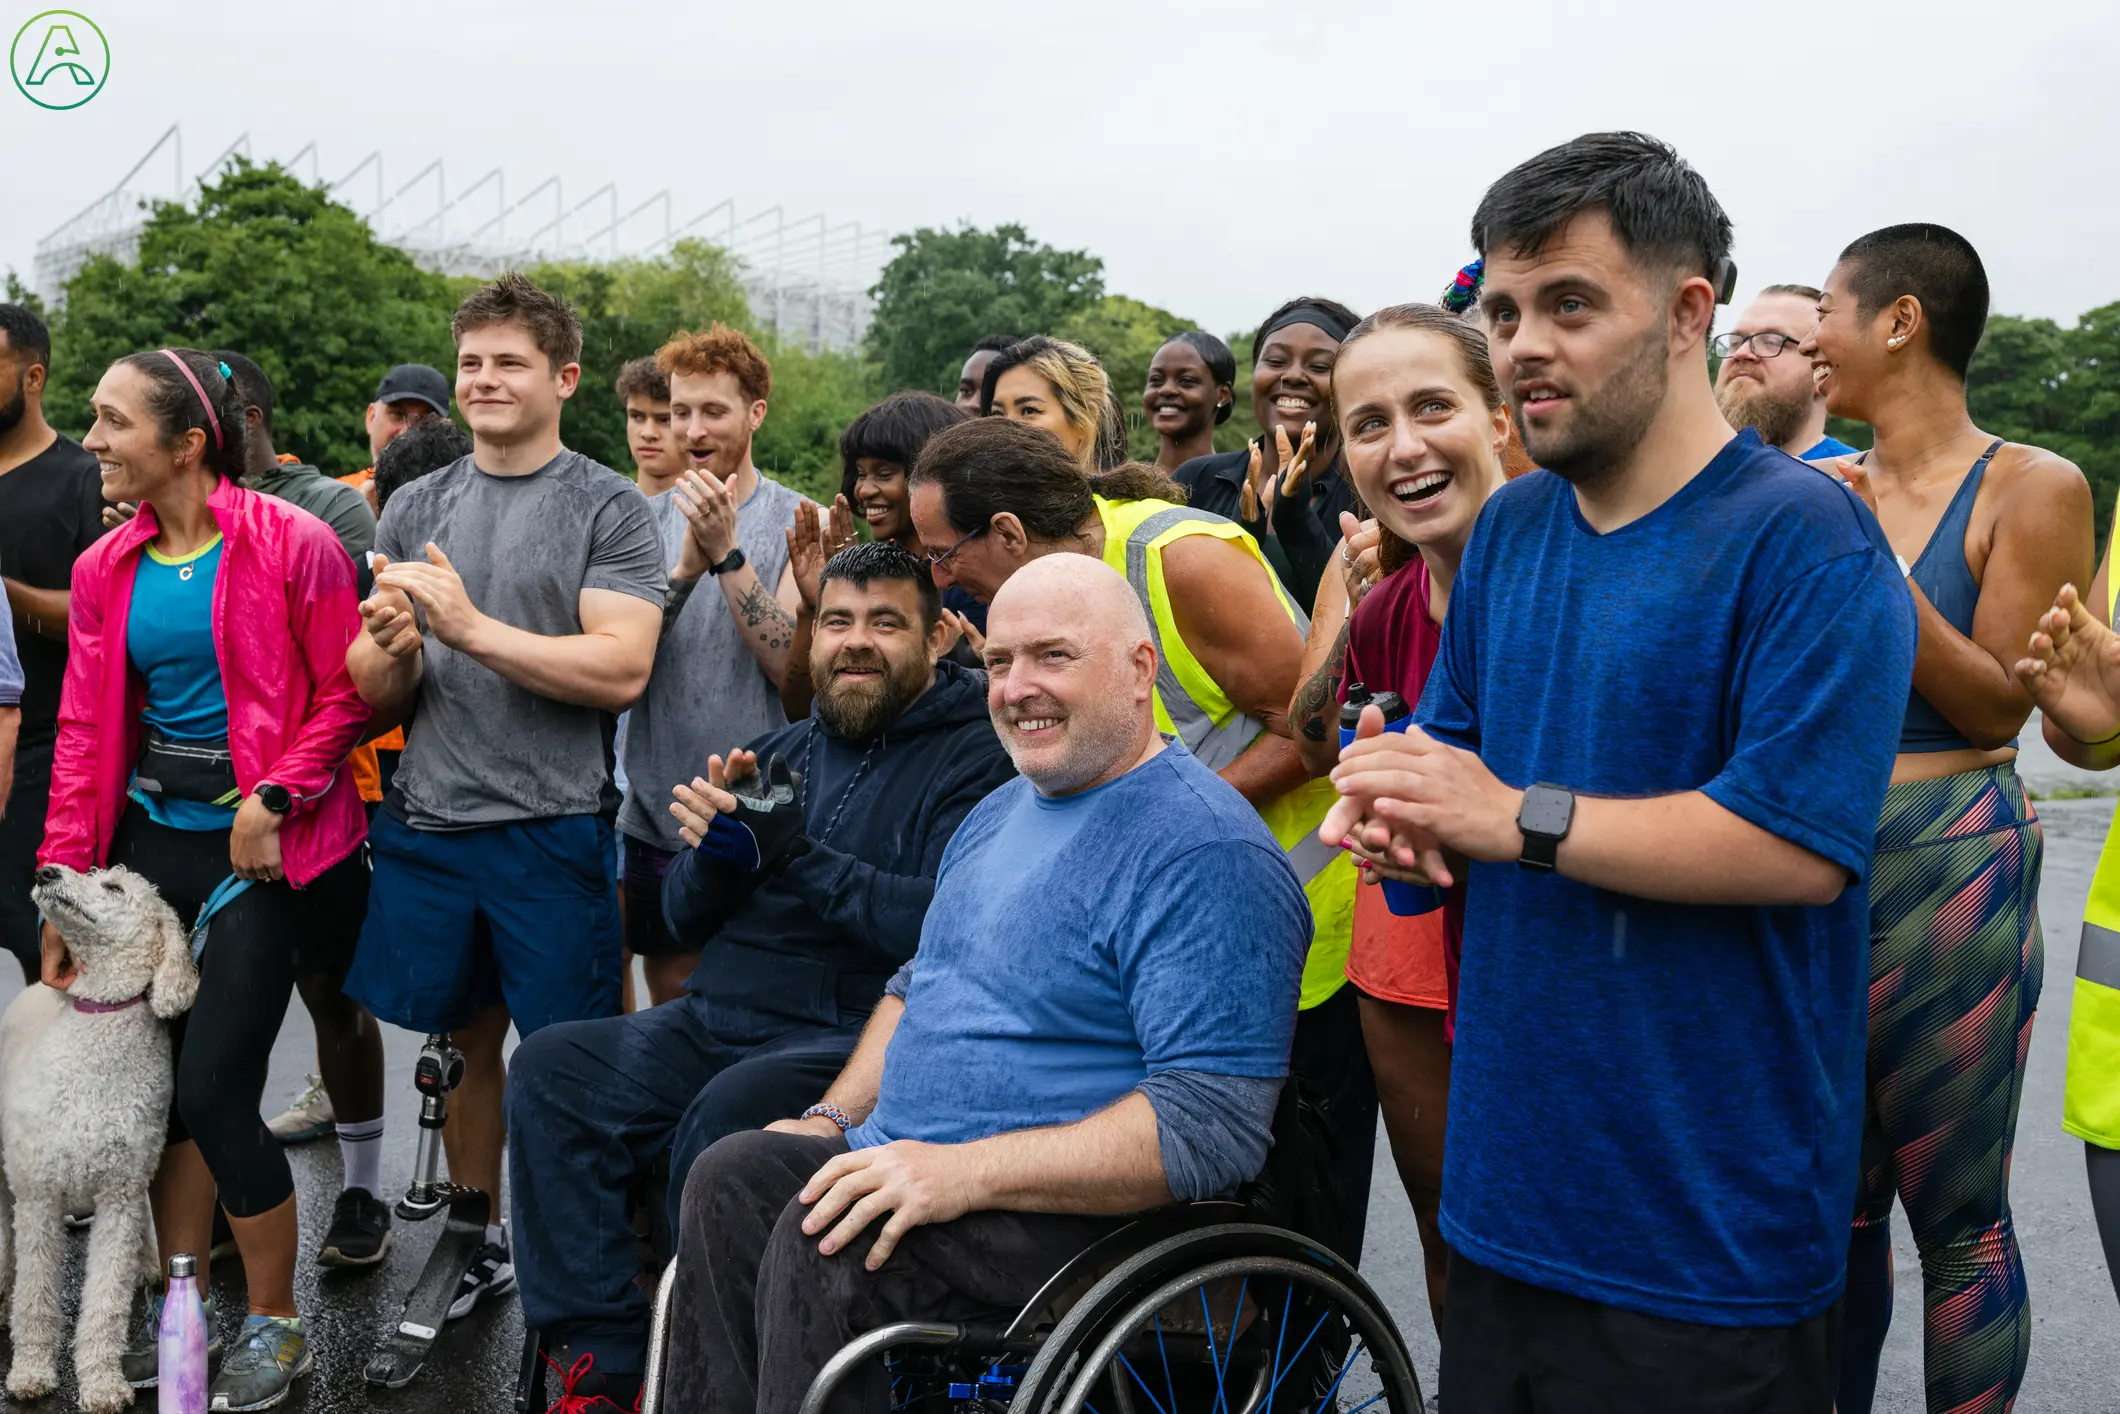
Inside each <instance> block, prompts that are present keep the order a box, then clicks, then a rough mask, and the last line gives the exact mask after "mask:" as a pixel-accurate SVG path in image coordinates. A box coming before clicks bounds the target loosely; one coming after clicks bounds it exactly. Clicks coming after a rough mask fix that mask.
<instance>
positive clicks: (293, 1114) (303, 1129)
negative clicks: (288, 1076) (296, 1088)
mask: <svg viewBox="0 0 2120 1414" xmlns="http://www.w3.org/2000/svg"><path fill="white" fill-rule="evenodd" d="M336 1123H337V1117H336V1116H335V1115H333V1114H332V1112H331V1096H329V1095H327V1094H326V1093H324V1077H323V1076H321V1075H312V1076H310V1077H309V1088H308V1089H306V1090H304V1091H303V1092H302V1093H301V1094H300V1095H299V1096H297V1097H296V1098H295V1102H294V1103H293V1104H291V1105H289V1106H288V1107H287V1108H286V1109H284V1110H282V1111H280V1113H278V1114H276V1115H274V1116H273V1117H272V1118H271V1120H269V1121H268V1122H267V1123H266V1125H265V1127H266V1128H267V1129H269V1130H271V1131H272V1137H273V1138H275V1139H277V1140H279V1141H280V1142H281V1143H282V1144H308V1143H310V1142H312V1141H314V1140H318V1139H324V1138H328V1137H329V1136H330V1135H331V1134H332V1133H333V1132H334V1126H335V1125H336Z"/></svg>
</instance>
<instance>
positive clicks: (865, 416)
mask: <svg viewBox="0 0 2120 1414" xmlns="http://www.w3.org/2000/svg"><path fill="white" fill-rule="evenodd" d="M971 416H972V415H971V414H970V413H968V412H966V411H965V410H964V409H963V408H961V407H958V406H957V405H956V404H955V403H953V402H951V401H950V400H949V399H948V398H938V397H936V396H935V395H934V394H933V393H920V392H906V393H893V394H891V395H890V396H889V397H888V398H885V399H884V400H883V401H882V402H880V403H877V404H876V405H875V406H874V407H871V408H869V409H868V410H867V411H866V412H863V413H862V414H861V416H859V417H857V418H855V419H854V420H853V421H852V422H850V423H848V424H847V430H846V431H844V432H842V433H840V434H839V494H840V495H842V496H845V497H846V498H847V499H848V500H852V499H853V497H854V474H855V467H854V463H856V462H857V461H859V460H861V459H862V458H863V457H873V458H875V459H876V460H878V461H887V462H896V463H897V464H898V465H899V466H902V467H904V468H905V469H906V471H907V472H908V473H909V474H910V473H911V471H912V470H913V467H914V465H915V464H916V463H917V462H919V460H920V453H921V450H922V449H923V448H925V447H926V446H927V444H928V439H929V438H930V437H933V436H934V435H935V434H936V433H937V432H940V431H941V430H942V429H943V428H945V427H955V426H956V425H957V424H958V423H960V422H967V421H969V420H970V419H971Z"/></svg>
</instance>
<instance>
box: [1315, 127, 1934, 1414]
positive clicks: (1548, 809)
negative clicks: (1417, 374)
mask: <svg viewBox="0 0 2120 1414" xmlns="http://www.w3.org/2000/svg"><path fill="white" fill-rule="evenodd" d="M1473 240H1474V244H1476V245H1477V246H1478V247H1479V250H1480V253H1481V255H1482V256H1484V257H1485V259H1486V287H1485V289H1484V290H1483V291H1482V293H1481V298H1480V308H1481V310H1482V311H1484V313H1485V317H1486V320H1487V328H1488V333H1489V337H1490V340H1491V342H1492V345H1493V350H1494V359H1495V366H1496V371H1497V373H1499V374H1500V376H1501V379H1502V382H1503V385H1504V387H1505V388H1506V389H1507V390H1508V395H1509V404H1510V410H1511V411H1512V412H1513V413H1514V414H1515V416H1516V419H1517V422H1518V425H1519V427H1521V428H1522V430H1523V433H1524V442H1525V447H1526V449H1527V450H1528V451H1529V452H1530V454H1531V457H1532V459H1533V460H1534V461H1536V462H1537V463H1538V465H1539V466H1541V467H1544V468H1546V470H1544V471H1540V472H1534V473H1532V474H1531V475H1528V476H1524V477H1522V478H1520V479H1518V480H1516V481H1513V482H1511V483H1509V484H1508V485H1507V486H1504V487H1503V488H1502V489H1501V490H1500V491H1499V492H1497V493H1496V494H1495V496H1494V497H1493V499H1492V500H1490V501H1489V502H1488V503H1487V506H1486V508H1485V510H1484V511H1483V512H1482V513H1481V516H1480V520H1479V523H1478V525H1477V527H1476V528H1475V530H1474V531H1473V535H1472V539H1471V542H1470V544H1469V546H1468V547H1467V550H1466V554H1465V560H1464V565H1463V567H1462V568H1461V569H1460V571H1459V573H1458V579H1457V583H1456V585H1455V586H1454V590H1453V593H1452V595H1451V603H1450V614H1449V618H1448V620H1447V622H1446V623H1445V625H1444V629H1443V645H1442V650H1441V654H1440V656H1439V657H1438V659H1437V661H1436V666H1435V670H1434V672H1433V674H1432V675H1431V676H1430V678H1429V680H1428V686H1427V690H1426V692H1425V693H1424V695H1423V697H1422V701H1421V705H1420V708H1419V711H1418V713H1417V714H1416V720H1417V722H1418V726H1417V727H1416V728H1415V729H1414V730H1410V731H1408V732H1406V733H1405V734H1403V735H1379V734H1378V733H1379V731H1380V729H1381V727H1382V720H1381V717H1380V716H1379V715H1378V714H1376V713H1375V712H1371V713H1369V714H1367V715H1368V716H1369V717H1370V718H1371V720H1370V721H1369V722H1367V723H1365V724H1364V726H1363V728H1362V735H1363V736H1365V737H1367V738H1368V739H1367V740H1357V741H1356V742H1355V743H1354V744H1353V745H1352V746H1350V747H1349V748H1348V749H1347V751H1346V752H1344V753H1343V754H1342V757H1341V761H1340V764H1339V766H1338V767H1336V768H1335V770H1334V772H1333V778H1334V781H1335V783H1336V784H1337V785H1338V787H1339V789H1340V792H1341V794H1342V797H1343V798H1342V800H1341V802H1340V804H1339V806H1338V807H1337V808H1336V809H1335V811H1334V813H1333V814H1332V815H1331V816H1330V817H1328V818H1327V820H1326V822H1325V825H1324V827H1323V829H1322V830H1321V831H1320V833H1321V836H1322V837H1324V838H1326V839H1328V840H1330V841H1333V842H1338V841H1340V840H1342V839H1343V838H1346V837H1347V836H1349V835H1356V836H1357V837H1358V838H1359V840H1360V842H1361V843H1363V844H1365V845H1366V846H1368V847H1369V848H1371V849H1373V850H1376V849H1388V850H1389V851H1390V852H1391V854H1392V856H1393V857H1394V858H1395V859H1396V860H1397V861H1398V862H1399V863H1401V864H1403V865H1407V866H1416V865H1418V866H1419V867H1423V868H1425V869H1426V870H1427V872H1428V873H1429V874H1430V876H1431V877H1433V878H1435V879H1436V880H1437V881H1438V882H1442V881H1444V880H1445V879H1446V878H1447V877H1453V876H1455V875H1456V874H1457V873H1459V872H1460V871H1464V873H1465V874H1466V876H1467V879H1468V893H1467V907H1466V915H1465V941H1464V966H1463V971H1462V974H1461V979H1460V991H1459V995H1458V1022H1457V1042H1456V1047H1455V1050H1454V1053H1453V1056H1452V1066H1451V1084H1450V1121H1449V1131H1448V1134H1447V1136H1446V1145H1445V1149H1444V1168H1443V1200H1442V1215H1441V1226H1442V1230H1443V1236H1444V1237H1445V1238H1446V1239H1447V1240H1448V1242H1449V1243H1450V1247H1451V1251H1452V1253H1453V1259H1452V1262H1451V1265H1450V1274H1449V1302H1448V1304H1447V1307H1446V1309H1445V1313H1444V1318H1443V1360H1442V1375H1441V1392H1442V1394H1443V1397H1444V1401H1445V1403H1446V1404H1447V1406H1448V1408H1449V1409H1450V1411H1451V1414H1486V1411H1503V1410H1507V1411H1510V1414H1532V1411H1560V1410H1570V1411H1572V1410H1581V1409H1591V1408H1595V1409H1599V1410H1607V1411H1622V1410H1641V1411H1644V1412H1645V1414H1646V1412H1647V1411H1658V1414H1661V1412H1662V1411H1667V1410H1676V1409H1688V1410H1705V1409H1731V1410H1736V1409H1743V1410H1745V1411H1747V1414H1781V1412H1782V1411H1787V1412H1788V1414H1797V1411H1805V1414H1813V1412H1814V1411H1823V1410H1826V1409H1828V1408H1830V1407H1831V1404H1832V1399H1833V1389H1834V1379H1835V1373H1836V1370H1835V1366H1836V1364H1837V1360H1838V1348H1839V1334H1838V1328H1839V1313H1838V1310H1837V1306H1838V1303H1839V1300H1840V1295H1841V1286H1842V1278H1843V1273H1844V1269H1845V1265H1846V1258H1847V1250H1848V1221H1849V1218H1850V1215H1851V1214H1852V1212H1853V1208H1854V1200H1855V1187H1856V1164H1857V1154H1858V1150H1859V1147H1860V1140H1861V1135H1862V1116H1863V1062H1864V1034H1865V1027H1866V1021H1867V1018H1866V998H1867V993H1868V981H1869V974H1868V956H1869V922H1868V901H1867V890H1866V876H1867V873H1868V870H1869V864H1870V847H1871V840H1872V837H1873V832H1874V830H1875V826H1876V821H1877V815H1878V811H1879V808H1880V807H1881V805H1882V804H1883V801H1884V792H1885V785H1886V782H1887V779H1888V777H1889V775H1890V772H1891V767H1892V756H1893V751H1894V749H1895V745H1896V738H1897V735H1898V731H1899V723H1900V718H1901V716H1902V714H1903V711H1904V707H1905V703H1906V694H1907V685H1908V683H1909V682H1910V681H1911V678H1912V673H1913V660H1914V609H1913V604H1912V601H1911V599H1910V597H1909V595H1908V593H1907V590H1906V587H1905V585H1904V584H1903V583H1902V582H1901V579H1900V576H1899V573H1898V571H1897V570H1896V569H1895V568H1894V565H1893V561H1892V555H1891V552H1890V550H1889V549H1888V548H1886V546H1885V543H1884V540H1883V537H1882V535H1881V533H1880V532H1879V530H1878V527H1877V523H1876V521H1875V519H1874V518H1873V517H1872V516H1870V514H1869V513H1868V512H1867V511H1865V510H1864V509H1863V507H1862V505H1861V504H1860V503H1859V502H1858V501H1857V500H1856V498H1855V496H1854V495H1853V494H1852V493H1851V492H1850V491H1849V490H1848V489H1847V488H1846V487H1845V486H1842V485H1841V484H1839V483H1838V482H1837V481H1835V480H1833V479H1832V478H1830V477H1828V476H1825V475H1822V474H1820V473H1819V472H1817V471H1815V470H1813V469H1811V468H1809V467H1806V466H1805V465H1803V464H1802V463H1801V462H1799V461H1796V460H1795V459H1794V458H1792V457H1790V456H1788V455H1787V454H1786V453H1784V452H1781V451H1779V450H1777V449H1775V448H1772V447H1769V446H1767V445H1765V444H1764V443H1762V442H1761V441H1760V439H1759V435H1758V433H1757V432H1756V431H1753V430H1750V429H1748V430H1746V431H1745V432H1743V433H1733V432H1732V431H1731V428H1730V425H1729V423H1728V422H1726V421H1725V420H1724V418H1723V415H1722V413H1721V411H1720V410H1719V409H1718V408H1717V406H1716V402H1715V395H1714V391H1713V389H1712V387H1711V385H1710V383H1709V380H1708V367H1707V356H1706V348H1705V345H1706V342H1707V338H1708V333H1709V328H1710V325H1711V321H1712V317H1713V315H1714V310H1715V305H1716V303H1717V301H1718V292H1719V291H1723V292H1726V291H1727V289H1728V286H1729V284H1730V282H1731V279H1732V277H1733V276H1734V271H1733V270H1732V269H1731V268H1730V266H1729V263H1728V253H1729V249H1730V223H1729V220H1728V218H1727V217H1726V216H1724V214H1723V211H1722V208H1721V207H1720V206H1719V205H1718V204H1717V203H1716V201H1715V198H1714V196H1713V195H1712V194H1711V193H1710V192H1709V191H1708V188H1707V185H1706V183H1704V182H1703V181H1702V180H1701V178H1700V177H1699V175H1698V174H1697V173H1695V172H1694V171H1693V170H1692V168H1690V167H1689V166H1687V165H1686V164H1685V163H1684V162H1683V161H1681V160H1680V159H1679V157H1678V155H1677V154H1676V153H1674V152H1673V151H1671V149H1670V148H1668V147H1666V146H1665V145H1664V144H1662V143H1660V142H1657V141H1656V140H1655V139H1653V138H1647V137H1643V136H1641V135H1639V134H1635V133H1598V134H1592V135H1590V136H1587V137H1582V138H1578V139H1576V140H1575V141H1573V142H1570V143H1567V144H1564V145H1563V146H1560V147H1557V148H1554V149H1552V150H1551V151H1548V152H1545V153H1542V154H1540V155H1539V156H1537V157H1534V158H1532V159H1531V160H1530V161H1528V162H1526V163H1524V164H1523V165H1522V166H1520V167H1518V168H1517V169H1516V170H1514V171H1512V172H1510V173H1509V174H1508V175H1507V176H1505V177H1503V178H1502V179H1501V180H1500V181H1498V182H1496V183H1495V184H1494V185H1493V186H1492V187H1491V188H1489V189H1488V192H1487V194H1486V197H1485V199H1484V200H1483V201H1482V202H1481V204H1480V207H1479V210H1478V212H1477V214H1476V215H1475V216H1474V218H1473Z"/></svg>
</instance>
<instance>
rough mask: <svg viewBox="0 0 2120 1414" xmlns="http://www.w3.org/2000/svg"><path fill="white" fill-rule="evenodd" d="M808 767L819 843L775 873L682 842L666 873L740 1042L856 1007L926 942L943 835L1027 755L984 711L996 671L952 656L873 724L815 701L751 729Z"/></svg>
mask: <svg viewBox="0 0 2120 1414" xmlns="http://www.w3.org/2000/svg"><path fill="white" fill-rule="evenodd" d="M748 749H749V750H751V751H754V752H756V753H758V761H759V765H760V767H761V768H762V767H764V766H765V764H766V763H767V762H768V761H770V760H771V759H772V757H773V756H774V755H775V754H776V753H777V754H779V755H781V756H784V757H786V758H787V761H788V764H789V765H790V766H792V767H794V768H795V769H796V770H798V771H800V772H802V802H803V817H804V820H805V825H804V833H805V834H807V835H808V836H809V840H810V850H809V852H808V853H807V854H804V855H803V856H801V857H800V858H798V859H796V860H794V861H792V862H791V863H789V864H788V865H787V867H786V868H785V869H783V870H782V871H780V872H778V873H774V872H771V871H766V872H753V871H750V870H746V869H741V868H737V867H733V866H729V865H725V864H722V863H720V862H719V861H717V860H714V859H711V858H709V857H707V856H704V855H702V854H700V853H699V852H698V851H697V850H693V849H688V850H684V851H682V852H681V853H679V855H678V856H677V858H676V859H675V860H673V861H672V862H671V864H670V871H669V873H668V874H666V875H665V876H664V878H663V913H664V916H665V919H666V921H667V922H668V923H669V925H670V934H671V936H672V937H674V938H676V939H677V940H678V941H679V942H681V943H683V944H684V945H686V946H687V947H697V948H699V949H700V958H699V966H698V967H697V968H695V969H693V972H692V975H691V977H690V978H689V979H687V980H686V982H685V989H686V990H687V991H689V992H690V993H691V994H692V995H693V997H695V998H696V999H697V1001H698V1003H699V1004H701V1005H703V1006H704V1007H705V1009H706V1012H707V1023H708V1027H709V1029H710V1030H711V1031H712V1033H713V1034H714V1035H715V1036H716V1038H717V1039H720V1040H722V1041H726V1042H729V1043H733V1044H757V1043H759V1042H763V1041H766V1040H770V1039H772V1038H773V1037H776V1036H781V1035H785V1034H787V1033H788V1032H790V1031H795V1030H806V1029H808V1028H810V1027H815V1026H838V1025H844V1024H846V1023H849V1022H853V1021H858V1020H859V1019H861V1018H862V1017H864V1016H866V1015H867V1014H868V1013H869V1012H870V1011H872V1010H873V1009H874V1008H875V1005H876V1002H877V999H878V998H880V997H881V996H882V995H883V986H884V983H886V982H888V981H889V980H890V979H891V976H892V974H894V973H896V972H897V971H898V969H899V967H900V966H902V965H903V964H904V963H905V961H906V959H908V958H910V957H911V956H912V955H913V950H914V949H915V948H916V947H917V946H919V943H920V926H921V924H922V922H924V921H925V919H926V918H927V907H928V900H929V899H930V898H932V897H933V896H934V893H935V874H936V871H937V870H938V869H940V868H941V867H942V850H943V847H944V846H945V845H947V844H948V843H949V842H950V836H951V835H953V834H955V833H956V831H957V827H958V826H959V825H960V824H962V823H964V817H965V816H966V815H969V814H970V813H971V810H972V807H973V806H975V805H977V804H978V803H979V802H980V801H982V800H984V799H985V798H986V796H987V794H988V793H989V792H991V791H992V790H993V789H994V788H995V787H996V786H999V785H1000V784H1002V783H1003V782H1004V781H1006V780H1008V779H1009V778H1010V777H1011V776H1013V775H1015V773H1016V769H1015V767H1014V766H1013V765H1011V764H1010V762H1009V759H1008V754H1007V753H1006V752H1004V751H1003V750H1002V749H1001V743H1000V741H999V739H998V738H996V737H995V735H994V727H993V723H992V722H991V721H989V720H988V718H987V711H986V675H985V674H984V673H980V672H975V671H973V670H971V669H968V668H963V667H959V666H958V665H957V664H955V663H952V662H949V661H947V660H945V661H943V662H941V663H938V664H936V665H935V682H934V685H933V686H932V687H930V688H929V689H928V690H927V692H925V693H924V694H922V696H921V698H920V700H919V701H917V702H915V703H914V704H913V705H912V706H911V707H910V708H908V709H907V710H906V712H905V713H904V715H902V716H900V717H899V718H898V719H897V720H896V721H893V722H892V723H891V724H890V725H889V726H887V727H885V728H884V729H883V730H882V731H881V732H880V733H878V734H877V735H876V736H875V737H874V738H872V739H870V740H866V741H848V740H844V739H842V738H840V737H837V736H834V735H833V734H832V732H831V731H830V730H829V729H828V728H826V727H825V725H824V724H823V723H822V722H820V721H819V720H818V719H817V718H816V717H815V716H811V717H810V718H809V719H808V720H806V721H801V722H795V723H792V724H790V725H788V726H785V727H782V728H780V729H778V730H777V731H772V732H768V733H767V734H766V735H764V736H762V737H760V738H758V739H757V740H756V741H754V742H751V743H750V744H749V747H748Z"/></svg>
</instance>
